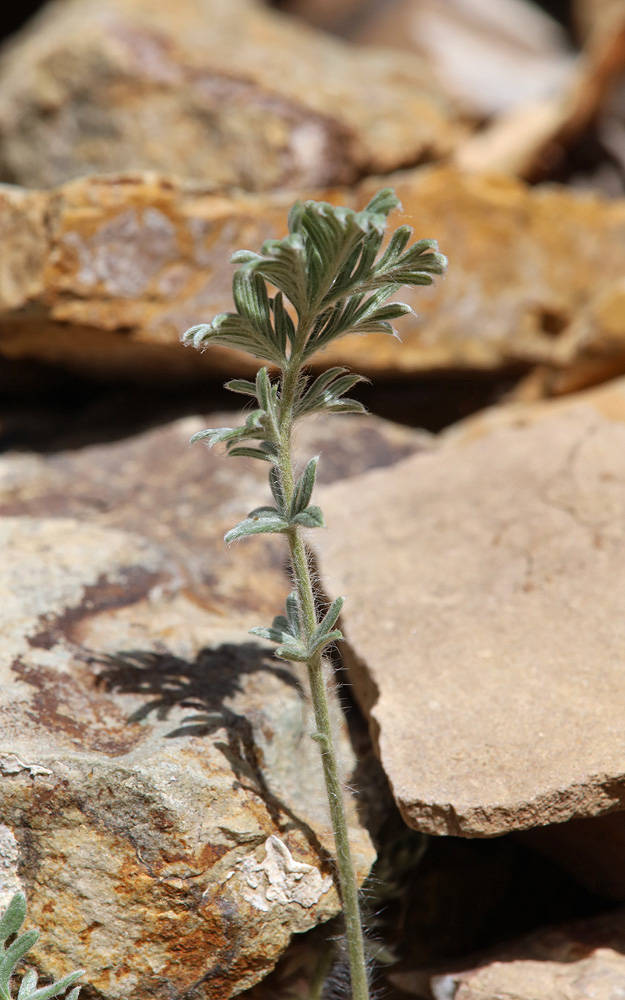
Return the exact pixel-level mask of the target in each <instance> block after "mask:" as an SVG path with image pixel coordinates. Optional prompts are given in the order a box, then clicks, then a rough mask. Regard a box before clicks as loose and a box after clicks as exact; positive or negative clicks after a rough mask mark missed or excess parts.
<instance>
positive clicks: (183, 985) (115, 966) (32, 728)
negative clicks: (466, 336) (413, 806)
mask: <svg viewBox="0 0 625 1000" xmlns="http://www.w3.org/2000/svg"><path fill="white" fill-rule="evenodd" d="M230 416H232V415H230ZM213 417H214V420H215V422H216V423H217V424H220V425H223V424H224V423H225V422H226V419H227V417H226V416H225V415H223V414H218V415H213ZM235 419H236V417H235ZM343 421H344V422H343V423H342V422H341V421H340V420H337V421H334V422H333V424H327V422H325V421H319V422H315V421H312V422H311V423H309V424H308V426H306V427H304V428H302V433H301V444H302V451H303V453H304V454H306V455H309V454H310V453H311V452H312V453H314V452H318V451H320V450H321V451H322V452H323V455H324V457H325V459H326V461H325V463H324V464H325V468H324V474H325V475H326V476H327V477H329V478H330V479H331V478H332V477H333V476H335V475H342V474H348V473H349V471H350V470H351V471H357V470H359V469H363V468H367V467H369V466H370V465H371V464H377V463H384V462H390V463H393V462H394V461H397V460H398V459H399V458H401V457H402V456H404V455H406V454H410V453H411V452H413V451H414V450H418V449H420V448H421V447H422V439H421V437H420V436H419V435H418V434H414V433H413V432H409V431H405V430H403V429H400V428H393V427H392V426H388V425H384V424H383V423H382V422H376V421H366V420H359V419H358V418H353V417H347V418H343ZM208 422H209V423H210V422H211V421H208ZM201 426H205V422H204V420H201V421H200V420H199V419H196V418H193V419H186V420H182V421H179V422H177V423H175V424H173V425H171V426H167V427H163V428H158V429H156V430H153V431H150V432H147V433H145V434H142V435H139V436H138V437H136V438H133V439H129V440H127V441H123V442H119V443H113V444H107V445H98V446H91V447H85V448H82V449H80V450H76V451H69V452H67V453H60V454H56V455H51V456H48V457H39V456H33V455H10V456H4V457H3V458H2V459H0V545H1V547H2V552H3V559H2V561H1V566H0V597H1V600H0V609H1V610H0V635H1V637H2V643H1V653H0V690H2V700H1V704H0V906H1V905H2V901H3V900H4V901H6V899H7V898H8V896H10V894H11V893H12V892H14V891H15V890H16V889H17V888H19V887H22V888H24V890H25V891H26V893H27V895H28V899H29V914H30V917H31V919H32V920H33V922H34V923H36V924H37V925H38V926H39V927H40V928H41V929H42V931H43V934H42V938H41V944H40V945H39V946H38V949H37V950H36V952H35V960H36V963H37V964H38V965H39V967H40V968H41V969H42V971H44V972H46V973H47V974H49V975H55V976H58V975H59V974H61V973H62V972H64V971H66V970H67V968H68V967H69V966H72V965H73V966H82V967H84V968H85V969H87V974H86V979H87V981H88V982H89V983H90V984H91V985H92V986H93V988H94V989H96V990H97V991H98V995H99V996H102V997H103V998H105V1000H106V998H111V1000H113V998H119V1000H145V998H147V997H154V998H157V1000H158V998H167V997H171V996H172V994H173V993H175V994H176V995H177V994H182V993H184V994H185V996H189V997H193V998H196V1000H202V998H207V1000H211V998H212V1000H225V998H227V997H230V996H232V995H233V994H235V993H237V992H239V991H240V990H242V989H245V988H246V987H248V986H251V985H252V984H253V983H254V982H256V981H257V980H259V979H260V978H261V977H262V976H263V975H264V974H265V973H266V972H267V971H268V970H269V969H271V968H272V966H273V965H274V963H275V961H276V959H277V958H278V956H279V954H280V953H281V951H282V950H283V949H284V947H285V946H286V944H287V942H288V940H289V938H290V935H291V934H292V933H293V932H297V931H302V930H305V929H308V928H310V927H311V926H313V925H314V924H315V923H317V922H319V921H322V920H326V919H328V918H329V917H330V916H332V915H334V914H336V913H337V912H338V909H339V904H338V899H337V896H336V892H335V890H334V888H333V883H332V878H331V868H330V866H329V864H328V858H329V856H330V854H331V852H332V850H333V848H332V836H331V832H330V827H329V820H328V815H327V811H326V807H325V805H324V801H325V793H324V790H323V780H322V775H321V772H320V769H319V764H318V759H317V751H316V748H315V746H314V744H313V743H312V741H311V740H310V739H309V733H310V730H311V725H312V722H311V717H310V705H309V703H308V702H306V701H304V700H303V699H302V694H301V683H302V680H303V678H302V675H301V673H299V672H298V671H297V670H295V671H293V670H291V669H290V668H289V666H288V665H287V664H284V663H279V662H278V661H276V660H274V659H272V658H271V656H270V655H269V650H268V649H267V648H266V647H265V646H262V645H260V646H259V645H258V644H257V643H255V642H254V641H253V640H252V639H251V638H250V636H249V635H248V632H247V630H248V629H249V627H251V626H252V625H255V624H260V623H264V622H267V621H270V620H271V617H272V616H273V614H275V613H276V612H278V611H279V610H280V608H281V607H282V605H283V601H284V597H285V595H286V593H287V591H288V590H289V589H290V585H289V581H288V580H287V578H286V576H285V573H284V549H283V546H282V545H281V544H280V541H281V540H280V539H272V540H268V539H259V540H256V541H257V544H255V543H254V541H252V543H251V544H247V545H241V546H237V551H236V552H233V551H230V552H225V550H224V545H223V542H222V536H223V531H224V529H225V528H226V527H230V526H231V525H232V524H233V523H234V522H235V521H236V520H237V519H238V518H239V517H240V516H242V515H244V514H245V513H246V512H247V510H249V509H250V507H251V506H255V505H257V504H258V503H259V502H262V500H263V498H264V496H265V493H266V492H267V486H266V482H265V480H266V469H265V468H264V467H262V466H261V464H260V463H251V462H249V461H246V460H244V459H232V460H228V461H226V460H225V459H224V458H223V456H220V455H218V454H213V453H212V452H207V451H206V450H205V449H203V448H201V447H200V446H196V447H195V448H192V449H189V448H188V447H187V441H188V437H189V435H190V434H191V433H193V431H195V430H197V429H198V428H199V427H201ZM335 426H336V430H335V429H334V427H335ZM337 731H338V732H339V733H340V734H341V736H340V738H341V745H342V755H343V766H344V770H345V774H346V776H347V775H348V773H349V771H350V768H351V767H352V765H353V757H352V754H351V751H350V748H349V746H348V744H347V741H346V739H345V736H344V734H342V732H341V728H340V722H339V720H338V718H337ZM350 825H351V830H352V842H353V845H354V850H355V857H356V863H357V867H358V871H359V875H360V877H361V878H362V877H363V876H364V875H365V873H366V872H367V870H368V868H369V866H370V864H371V861H372V859H373V852H372V848H371V844H370V842H369V839H368V836H367V834H366V833H365V831H364V830H363V829H362V827H360V826H359V824H358V822H357V820H356V816H355V810H354V808H353V806H350Z"/></svg>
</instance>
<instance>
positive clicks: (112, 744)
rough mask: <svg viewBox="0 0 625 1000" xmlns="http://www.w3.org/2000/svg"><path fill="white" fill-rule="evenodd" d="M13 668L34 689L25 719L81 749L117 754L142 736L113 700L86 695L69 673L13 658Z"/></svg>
mask: <svg viewBox="0 0 625 1000" xmlns="http://www.w3.org/2000/svg"><path fill="white" fill-rule="evenodd" d="M13 670H14V671H15V673H16V674H17V675H18V676H19V677H20V678H21V679H22V680H23V681H24V682H25V683H26V684H29V685H30V686H31V687H33V688H34V694H33V696H32V698H31V701H30V706H29V708H28V709H26V711H25V714H26V715H27V716H28V718H30V719H31V720H32V721H33V722H34V723H36V724H37V725H39V726H43V727H44V728H45V729H47V730H49V731H50V732H54V733H57V734H63V735H64V736H65V737H66V738H69V739H70V741H71V742H72V743H75V744H77V745H79V746H80V747H81V748H82V749H84V750H94V751H96V752H100V753H104V754H106V755H107V756H108V757H118V756H121V755H122V754H125V753H128V751H129V750H130V749H131V748H132V747H134V746H136V744H137V743H138V742H139V741H140V739H141V738H142V730H141V727H140V726H138V725H129V724H128V723H127V721H126V718H125V716H124V715H123V714H122V712H121V711H120V710H119V709H118V708H117V706H116V705H115V704H114V702H112V701H111V700H110V699H107V700H106V701H104V700H102V699H101V697H100V699H99V700H96V699H94V698H93V697H90V695H89V692H88V691H87V690H86V689H85V688H84V687H83V686H82V685H80V684H78V683H77V682H76V681H75V680H74V679H73V677H71V676H70V675H69V674H66V673H60V672H58V671H55V670H50V669H48V668H47V667H42V666H32V665H29V664H25V663H23V662H22V661H21V660H16V661H14V663H13Z"/></svg>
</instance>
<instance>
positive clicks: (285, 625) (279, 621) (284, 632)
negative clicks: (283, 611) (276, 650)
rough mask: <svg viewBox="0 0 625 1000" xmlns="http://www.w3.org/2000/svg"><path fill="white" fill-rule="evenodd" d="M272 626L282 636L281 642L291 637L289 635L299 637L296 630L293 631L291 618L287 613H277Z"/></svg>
mask: <svg viewBox="0 0 625 1000" xmlns="http://www.w3.org/2000/svg"><path fill="white" fill-rule="evenodd" d="M271 628H272V629H273V631H274V632H275V633H276V634H279V635H280V636H281V637H282V638H281V639H280V640H279V641H280V642H285V641H286V640H287V639H288V638H289V636H290V637H291V638H295V639H299V636H298V634H297V633H296V632H293V633H292V632H291V626H290V625H289V619H288V618H287V617H286V615H276V617H275V618H274V620H273V621H272V623H271Z"/></svg>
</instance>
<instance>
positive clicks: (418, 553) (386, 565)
mask: <svg viewBox="0 0 625 1000" xmlns="http://www.w3.org/2000/svg"><path fill="white" fill-rule="evenodd" d="M620 396H621V398H622V389H621V390H620ZM622 412H623V411H622V406H621V407H620V416H619V417H618V418H617V419H613V418H612V417H611V416H609V415H606V409H605V408H602V409H601V410H599V409H597V408H595V407H594V406H593V405H592V402H588V401H580V403H579V405H578V406H572V405H571V406H569V407H568V408H566V409H564V410H563V409H562V408H561V407H558V408H556V410H555V412H554V413H553V414H550V413H545V414H543V417H542V419H540V420H537V421H534V422H527V423H525V424H522V425H520V426H519V425H514V424H509V425H501V426H499V427H495V428H494V429H493V430H492V431H491V432H490V433H487V434H485V435H483V436H477V437H475V436H474V437H473V438H472V439H469V440H465V441H464V443H462V442H456V443H450V444H448V445H447V446H443V447H442V448H440V449H439V450H436V451H434V452H433V453H431V454H425V455H419V456H416V457H414V458H410V459H407V460H406V461H405V462H402V463H401V464H399V465H397V466H395V467H394V468H393V469H392V470H389V471H388V472H384V471H372V472H370V473H368V474H366V475H365V476H362V477H359V478H357V479H354V480H352V481H351V482H345V483H341V484H337V485H334V486H332V487H331V488H329V489H328V490H327V491H326V492H325V495H322V497H321V502H322V505H323V507H324V510H325V512H326V516H327V518H328V520H329V522H330V523H334V524H336V523H337V522H338V523H341V525H342V527H341V530H339V531H334V532H333V533H331V534H330V533H328V534H324V535H323V536H320V537H319V538H318V539H315V542H316V544H317V550H318V553H319V558H320V568H321V573H322V579H323V580H327V581H328V586H329V588H330V589H331V591H332V593H337V592H342V593H345V594H347V595H349V600H348V601H347V602H346V605H345V609H344V621H343V624H344V630H345V634H346V636H347V640H348V644H349V646H348V651H349V653H350V658H351V663H352V676H353V683H354V690H355V692H356V694H357V696H358V697H359V699H360V702H361V704H362V705H363V707H364V709H365V710H366V711H367V713H368V714H369V717H370V722H371V729H372V732H373V735H374V738H375V740H376V741H377V746H378V750H379V755H380V759H381V761H382V764H383V767H384V769H385V771H386V773H387V775H388V777H389V780H390V782H391V786H392V788H393V791H394V795H395V798H396V800H397V802H398V804H399V806H400V808H401V810H402V813H403V815H404V818H405V819H406V821H407V822H408V823H409V824H410V825H412V826H414V827H416V828H417V829H420V830H424V831H426V832H430V833H439V834H445V833H449V834H455V835H464V836H490V835H493V834H500V833H504V832H507V831H510V830H518V829H524V828H528V827H534V826H544V825H546V824H549V823H560V822H564V821H565V820H568V819H570V818H573V817H584V816H595V815H601V814H603V813H606V812H610V811H611V810H614V809H618V808H619V807H620V805H621V803H622V798H623V793H624V791H625V758H624V756H623V751H622V743H623V738H624V737H625V728H624V726H625V723H624V720H623V713H622V710H621V706H622V703H623V699H624V698H625V672H624V671H623V655H624V654H623V629H622V626H621V623H622V619H623V607H624V606H625V584H624V583H623V574H622V572H621V566H622V562H623V558H624V557H625V490H624V488H623V485H624V482H623V481H624V480H625V464H624V460H623V454H624V447H625V425H624V424H623V420H622Z"/></svg>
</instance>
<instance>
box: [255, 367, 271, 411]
mask: <svg viewBox="0 0 625 1000" xmlns="http://www.w3.org/2000/svg"><path fill="white" fill-rule="evenodd" d="M256 398H257V399H258V402H259V403H260V405H261V407H262V409H263V410H265V411H267V412H269V410H270V409H271V404H272V396H271V382H270V380H269V373H268V371H267V369H266V368H259V369H258V372H257V373H256Z"/></svg>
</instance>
